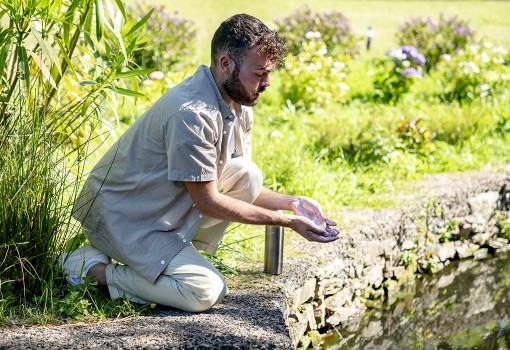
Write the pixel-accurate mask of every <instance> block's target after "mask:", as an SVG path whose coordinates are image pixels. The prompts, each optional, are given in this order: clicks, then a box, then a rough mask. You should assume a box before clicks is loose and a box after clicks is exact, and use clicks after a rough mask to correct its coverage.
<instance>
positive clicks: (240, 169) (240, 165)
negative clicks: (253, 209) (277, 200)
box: [219, 158, 264, 202]
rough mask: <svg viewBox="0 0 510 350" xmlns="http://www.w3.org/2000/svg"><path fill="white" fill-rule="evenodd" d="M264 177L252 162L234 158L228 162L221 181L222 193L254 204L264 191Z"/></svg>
mask: <svg viewBox="0 0 510 350" xmlns="http://www.w3.org/2000/svg"><path fill="white" fill-rule="evenodd" d="M263 180H264V177H263V175H262V171H261V170H260V169H259V167H258V166H257V165H256V164H255V163H253V162H252V161H251V160H247V159H244V158H233V159H230V160H229V161H228V162H227V165H226V166H225V169H224V173H223V175H222V178H221V179H220V188H219V190H220V192H222V193H224V194H230V195H232V196H233V197H238V199H242V200H244V201H247V202H253V201H254V200H255V199H256V198H257V197H258V196H259V194H260V192H261V191H262V184H263Z"/></svg>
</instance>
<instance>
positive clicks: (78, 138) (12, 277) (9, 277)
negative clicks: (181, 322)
mask: <svg viewBox="0 0 510 350" xmlns="http://www.w3.org/2000/svg"><path fill="white" fill-rule="evenodd" d="M150 14H151V13H150V12H149V13H148V14H147V15H146V16H145V17H144V18H142V19H141V20H140V21H135V20H130V19H128V18H127V17H126V11H125V9H124V5H123V3H122V1H120V0H115V1H109V0H75V1H72V2H69V1H65V0H54V1H42V2H41V1H34V0H2V2H0V149H1V150H2V152H1V154H0V301H5V300H7V299H9V300H10V301H13V300H14V302H15V303H17V302H19V301H21V302H22V304H27V303H28V301H29V300H31V298H32V297H33V296H36V295H38V293H41V292H43V291H44V290H45V288H48V287H51V286H52V285H53V284H54V282H55V277H57V276H59V275H60V271H59V268H58V266H57V265H58V264H57V257H58V254H59V253H61V252H62V251H63V249H64V244H65V242H66V240H67V239H68V238H69V237H71V236H72V235H74V234H75V233H76V231H77V230H78V229H79V228H78V227H76V226H75V224H74V223H73V221H72V219H71V216H70V210H71V207H72V204H73V201H74V199H75V197H76V195H77V194H78V191H79V189H80V185H81V179H82V177H83V176H84V175H85V173H84V164H85V161H86V159H87V157H88V156H89V155H90V154H91V152H93V151H94V147H97V142H96V141H95V139H96V138H98V137H100V136H102V132H103V130H104V128H102V123H101V113H102V112H104V108H102V106H103V105H104V104H105V103H107V102H108V101H109V100H111V99H114V98H115V95H116V94H123V95H128V96H140V95H141V94H140V93H138V92H137V91H135V90H136V88H137V81H136V78H137V77H138V76H140V75H144V74H146V73H148V72H149V70H142V69H136V68H133V67H132V65H131V64H130V61H129V59H130V57H131V56H132V53H133V51H134V50H136V49H137V48H138V47H139V46H140V45H142V44H143V43H144V38H141V37H139V35H138V34H137V32H138V30H139V29H140V28H141V27H142V26H143V25H144V23H145V22H146V21H147V19H148V18H149V16H150ZM126 78H127V79H128V80H129V81H128V83H130V84H129V85H126V83H124V82H123V80H125V79H126ZM128 86H129V87H130V88H128Z"/></svg>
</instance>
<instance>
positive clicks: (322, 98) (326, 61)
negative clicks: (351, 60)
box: [279, 36, 349, 110]
mask: <svg viewBox="0 0 510 350" xmlns="http://www.w3.org/2000/svg"><path fill="white" fill-rule="evenodd" d="M345 57H346V56H344V59H342V58H341V57H335V56H334V55H329V54H328V50H327V47H326V45H324V43H323V41H322V40H320V37H315V36H312V37H309V38H308V37H305V39H304V40H303V41H302V43H301V51H300V52H299V53H298V54H297V55H296V56H292V55H291V56H289V57H287V59H286V61H285V65H284V69H283V70H281V72H280V73H281V83H280V88H279V91H280V94H281V96H282V98H283V100H284V101H287V100H289V101H290V102H291V103H292V104H295V105H296V106H297V107H300V108H304V109H308V110H316V109H320V108H323V107H324V106H326V105H328V104H330V103H333V102H339V101H342V99H343V97H344V96H345V95H346V91H347V90H348V89H349V87H348V86H347V85H346V84H345V83H344V82H343V81H344V79H345V76H346V74H347V65H346V63H345V62H346V59H345Z"/></svg>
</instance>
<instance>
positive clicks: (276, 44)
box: [211, 13, 288, 67]
mask: <svg viewBox="0 0 510 350" xmlns="http://www.w3.org/2000/svg"><path fill="white" fill-rule="evenodd" d="M256 46H258V47H259V48H260V51H261V53H262V54H263V55H264V56H265V57H266V58H267V59H268V60H269V61H271V62H273V63H275V64H276V65H277V66H281V65H282V64H283V60H284V59H285V56H286V55H287V53H288V47H287V45H286V41H285V39H284V38H282V37H280V36H278V33H277V32H276V31H274V30H271V29H269V28H268V27H267V26H266V25H265V24H264V23H262V22H261V21H260V20H259V19H257V18H255V17H253V16H250V15H247V14H244V13H243V14H237V15H234V16H232V17H230V18H228V19H226V20H225V21H223V22H222V23H221V25H220V26H219V27H218V29H217V30H216V32H215V33H214V36H213V38H212V41H211V66H213V67H216V66H217V65H218V59H219V57H220V56H221V55H224V54H226V55H228V56H230V57H231V58H232V59H233V60H234V62H235V63H236V64H237V65H241V64H242V62H243V57H244V55H245V54H246V52H247V51H248V50H250V49H252V48H253V47H256Z"/></svg>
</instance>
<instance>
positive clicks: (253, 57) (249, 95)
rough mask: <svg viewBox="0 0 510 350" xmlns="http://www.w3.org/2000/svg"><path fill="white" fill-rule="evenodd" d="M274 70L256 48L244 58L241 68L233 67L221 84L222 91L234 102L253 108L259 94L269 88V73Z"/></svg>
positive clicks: (271, 64) (273, 66)
mask: <svg viewBox="0 0 510 350" xmlns="http://www.w3.org/2000/svg"><path fill="white" fill-rule="evenodd" d="M232 62H233V61H232ZM234 64H235V63H234ZM274 68H275V65H274V64H273V63H272V62H270V61H269V60H267V59H266V58H265V57H264V56H263V55H261V54H260V52H259V50H258V49H257V48H256V47H255V48H252V49H250V50H249V51H248V52H247V53H246V55H245V56H244V58H243V62H242V64H241V66H239V65H237V64H236V65H235V67H234V70H233V71H232V73H231V74H230V75H229V76H228V77H227V79H226V80H225V82H224V83H223V89H224V90H225V92H226V93H227V94H228V95H229V97H230V98H231V99H232V100H234V101H235V102H237V103H239V104H241V105H244V106H255V105H256V104H257V102H258V98H259V96H260V94H261V93H262V92H264V90H265V89H266V88H267V87H268V86H269V73H271V72H272V71H273V70H274Z"/></svg>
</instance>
